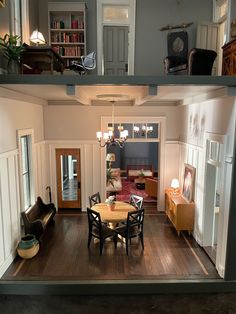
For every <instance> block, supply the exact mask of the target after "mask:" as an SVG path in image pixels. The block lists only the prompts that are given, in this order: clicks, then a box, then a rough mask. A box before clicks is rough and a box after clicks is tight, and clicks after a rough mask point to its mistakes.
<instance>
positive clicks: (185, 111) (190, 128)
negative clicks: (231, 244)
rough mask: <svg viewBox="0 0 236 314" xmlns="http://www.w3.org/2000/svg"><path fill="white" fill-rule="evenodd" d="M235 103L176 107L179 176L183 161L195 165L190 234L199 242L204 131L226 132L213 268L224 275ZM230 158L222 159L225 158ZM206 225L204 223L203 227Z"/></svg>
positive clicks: (230, 99)
mask: <svg viewBox="0 0 236 314" xmlns="http://www.w3.org/2000/svg"><path fill="white" fill-rule="evenodd" d="M235 111H236V102H235V98H234V97H225V98H222V99H217V100H212V101H207V102H203V103H198V104H191V105H188V106H181V107H180V116H181V123H180V124H181V130H180V140H181V144H180V174H181V177H180V178H181V179H182V177H183V168H184V163H189V164H191V165H192V166H194V167H195V168H196V179H195V204H196V206H195V227H194V237H195V238H196V240H197V241H198V243H199V244H202V241H203V229H204V197H205V180H204V177H205V155H206V152H205V147H204V141H203V138H204V132H209V133H214V134H220V135H226V136H225V138H226V143H225V148H224V149H225V152H224V156H223V160H222V163H221V167H222V170H223V171H222V178H221V181H222V191H221V192H222V193H221V204H220V218H219V225H220V228H221V229H220V241H219V242H218V248H217V261H216V267H217V269H218V271H219V273H220V275H221V276H223V275H224V264H225V249H226V243H227V226H228V214H229V204H230V187H231V173H232V163H231V162H230V161H229V162H225V159H226V160H231V157H232V156H233V147H234V133H235V116H236V114H235ZM227 156H228V157H230V158H226V157H227ZM206 228H207V226H206Z"/></svg>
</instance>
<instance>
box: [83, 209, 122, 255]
mask: <svg viewBox="0 0 236 314" xmlns="http://www.w3.org/2000/svg"><path fill="white" fill-rule="evenodd" d="M87 215H88V228H89V229H88V248H89V247H90V243H91V239H92V237H94V238H96V239H99V241H100V242H99V243H100V255H102V250H103V245H104V241H105V239H107V238H111V237H112V238H113V240H114V237H115V235H116V233H115V231H114V230H113V229H111V228H109V227H107V226H106V225H105V224H104V223H102V221H101V217H100V214H99V213H98V212H96V211H94V210H92V209H90V208H87Z"/></svg>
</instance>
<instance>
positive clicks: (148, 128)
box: [133, 125, 153, 136]
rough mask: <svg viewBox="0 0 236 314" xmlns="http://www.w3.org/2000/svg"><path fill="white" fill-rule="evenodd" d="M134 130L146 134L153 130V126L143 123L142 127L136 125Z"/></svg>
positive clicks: (142, 134)
mask: <svg viewBox="0 0 236 314" xmlns="http://www.w3.org/2000/svg"><path fill="white" fill-rule="evenodd" d="M133 130H134V133H140V134H141V136H145V134H146V133H147V134H148V133H152V132H153V126H147V125H142V127H141V128H140V127H139V126H137V125H134V127H133Z"/></svg>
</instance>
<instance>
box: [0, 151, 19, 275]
mask: <svg viewBox="0 0 236 314" xmlns="http://www.w3.org/2000/svg"><path fill="white" fill-rule="evenodd" d="M18 182H19V174H18V150H14V151H11V152H8V153H4V154H1V155H0V211H1V212H0V230H1V238H0V276H2V274H3V273H4V271H5V270H6V269H7V267H8V266H9V265H10V263H11V262H12V260H13V258H14V256H15V253H16V246H17V243H18V241H19V239H20V237H21V234H20V199H19V183H18Z"/></svg>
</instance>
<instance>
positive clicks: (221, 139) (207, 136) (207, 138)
mask: <svg viewBox="0 0 236 314" xmlns="http://www.w3.org/2000/svg"><path fill="white" fill-rule="evenodd" d="M211 141H212V142H217V143H219V144H221V145H222V146H221V148H222V149H221V151H220V154H219V158H218V160H213V159H211V158H209V157H210V153H209V150H208V143H209V142H211ZM225 143H226V136H225V135H220V134H215V133H210V132H205V133H204V141H203V152H204V157H203V158H204V159H203V167H204V196H203V197H204V198H203V213H202V226H203V227H202V241H201V245H202V246H206V243H207V241H208V236H207V235H206V234H205V229H207V228H208V225H207V218H206V207H205V206H206V183H207V182H206V175H207V163H210V164H211V165H213V166H215V167H218V168H219V171H220V177H221V184H220V212H219V219H218V230H217V250H216V264H215V267H216V269H217V270H218V272H219V274H220V276H222V277H223V271H224V270H223V267H222V265H221V258H222V254H224V252H223V251H224V248H223V242H224V239H223V234H225V230H224V228H225V210H224V202H223V198H224V197H225V192H224V176H225V163H224V158H225V149H226V144H225Z"/></svg>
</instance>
